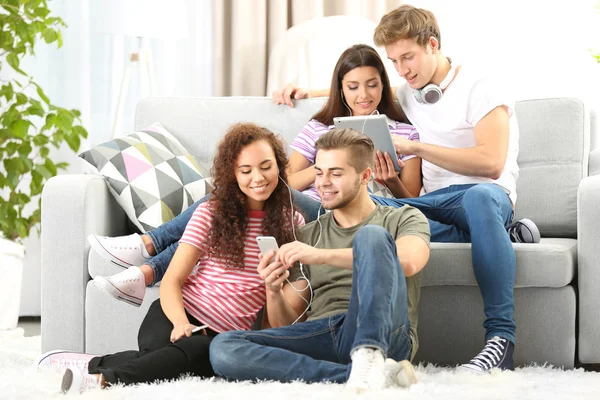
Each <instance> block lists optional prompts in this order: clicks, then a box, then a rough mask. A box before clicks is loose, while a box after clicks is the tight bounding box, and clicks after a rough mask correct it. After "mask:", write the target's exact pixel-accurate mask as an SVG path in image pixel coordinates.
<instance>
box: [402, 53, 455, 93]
mask: <svg viewBox="0 0 600 400" xmlns="http://www.w3.org/2000/svg"><path fill="white" fill-rule="evenodd" d="M455 73H456V67H455V66H453V65H452V61H450V71H449V72H448V75H446V77H445V78H444V80H443V81H442V83H440V85H439V86H438V85H436V84H435V83H429V84H427V85H425V87H423V88H421V89H414V90H413V95H414V96H415V100H416V101H417V103H420V104H435V103H437V102H438V101H440V100H441V99H442V96H443V95H444V92H443V90H444V89H446V88H447V87H448V85H449V84H450V82H452V79H454V74H455Z"/></svg>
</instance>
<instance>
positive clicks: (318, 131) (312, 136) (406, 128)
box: [290, 118, 419, 202]
mask: <svg viewBox="0 0 600 400" xmlns="http://www.w3.org/2000/svg"><path fill="white" fill-rule="evenodd" d="M388 125H389V127H390V132H391V134H392V135H397V136H400V137H403V138H406V139H408V140H419V133H418V132H417V130H416V129H415V127H414V126H412V125H409V124H405V123H404V122H398V121H394V120H391V119H389V118H388ZM333 128H335V126H334V125H329V126H328V125H325V124H322V123H320V122H319V121H317V120H316V119H311V120H310V121H308V123H307V124H306V125H304V128H302V131H301V132H300V133H299V134H298V136H296V138H295V139H294V141H293V142H292V144H291V146H290V147H291V148H292V149H293V150H296V151H297V152H298V153H300V154H302V155H303V156H304V157H306V159H307V160H308V161H310V163H311V164H314V163H315V157H316V156H317V151H316V150H315V143H316V142H317V140H318V139H319V138H320V137H321V136H323V135H324V134H326V133H327V132H329V131H330V130H332V129H333ZM413 157H415V156H414V155H413V154H409V155H403V156H401V157H400V159H401V160H402V161H407V160H410V159H411V158H413ZM302 193H304V194H306V195H308V196H310V197H311V198H312V199H314V200H316V201H318V202H321V197H319V193H318V192H317V189H316V188H315V185H314V183H313V184H311V185H310V186H309V187H307V188H306V189H304V190H303V191H302Z"/></svg>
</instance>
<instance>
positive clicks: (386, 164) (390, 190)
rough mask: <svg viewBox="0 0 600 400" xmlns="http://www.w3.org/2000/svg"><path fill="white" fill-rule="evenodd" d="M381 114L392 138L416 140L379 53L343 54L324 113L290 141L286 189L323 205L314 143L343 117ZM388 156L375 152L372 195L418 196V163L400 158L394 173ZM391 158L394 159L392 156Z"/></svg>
mask: <svg viewBox="0 0 600 400" xmlns="http://www.w3.org/2000/svg"><path fill="white" fill-rule="evenodd" d="M375 112H378V113H379V114H385V115H386V117H387V119H388V125H389V128H390V132H391V134H392V135H396V136H400V137H403V138H406V139H409V140H419V134H418V133H417V131H416V129H415V128H414V127H413V126H412V125H409V124H408V123H407V120H406V117H405V116H404V113H403V112H402V110H400V108H398V106H397V105H396V103H394V97H393V94H392V88H391V86H390V81H389V78H388V76H387V72H386V70H385V66H384V65H383V61H382V60H381V57H379V54H378V53H377V51H375V49H374V48H372V47H371V46H368V45H366V44H357V45H354V46H352V47H349V48H348V49H346V50H345V51H344V52H343V53H342V55H341V56H340V58H339V59H338V61H337V64H336V65H335V69H334V71H333V75H332V77H331V87H330V91H329V98H328V100H327V103H325V105H324V106H323V108H322V109H321V110H320V111H319V112H318V113H317V114H315V115H314V116H313V118H312V119H311V120H310V121H309V122H308V123H307V124H306V125H305V126H304V128H303V129H302V131H301V132H300V134H299V135H298V136H297V137H296V139H294V141H293V142H292V145H291V147H292V149H293V150H294V151H293V152H292V154H291V156H290V185H291V186H292V187H293V188H294V189H296V190H300V191H302V192H303V193H304V194H306V195H308V196H310V197H311V198H313V199H314V200H316V201H321V199H320V198H319V195H318V193H317V190H316V189H315V187H314V181H315V176H316V173H315V170H314V167H313V164H314V161H315V156H316V150H315V142H316V141H317V139H318V138H319V137H321V136H322V135H323V134H325V133H327V132H329V131H330V130H331V129H332V128H333V127H334V126H333V119H334V118H335V117H342V116H357V115H371V114H373V113H375ZM390 156H391V155H390V154H387V153H386V154H381V153H380V152H377V154H376V159H375V179H376V180H375V181H374V180H371V182H370V183H369V188H370V189H371V192H373V193H376V194H379V195H384V196H386V197H396V198H401V197H418V196H419V192H420V190H421V159H420V158H418V157H415V156H414V155H411V154H405V155H402V156H400V158H399V164H400V166H401V167H402V170H401V172H400V174H398V173H396V172H395V171H394V168H393V167H392V159H391V157H390ZM394 156H395V154H394Z"/></svg>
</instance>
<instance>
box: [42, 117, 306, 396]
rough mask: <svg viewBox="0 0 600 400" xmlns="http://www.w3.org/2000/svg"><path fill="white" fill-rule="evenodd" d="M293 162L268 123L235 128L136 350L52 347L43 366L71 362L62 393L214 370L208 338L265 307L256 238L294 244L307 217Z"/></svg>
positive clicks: (249, 320)
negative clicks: (294, 196)
mask: <svg viewBox="0 0 600 400" xmlns="http://www.w3.org/2000/svg"><path fill="white" fill-rule="evenodd" d="M287 162H288V160H287V157H286V152H285V149H284V147H283V144H282V143H281V141H280V140H279V139H278V138H277V137H276V136H275V135H274V134H273V133H271V132H270V131H269V130H267V129H265V128H261V127H259V126H257V125H255V124H249V123H245V124H237V125H234V126H233V127H232V128H231V129H230V130H229V131H228V132H227V134H226V135H225V137H224V138H223V140H222V141H221V143H220V144H219V146H218V149H217V153H216V155H215V158H214V164H213V169H212V176H213V177H214V181H213V185H214V188H213V191H212V197H211V198H210V199H209V200H208V201H207V202H205V203H203V204H200V205H199V206H198V207H197V208H196V209H195V211H194V213H193V215H192V217H191V219H190V220H189V222H188V224H187V227H186V229H185V232H184V234H183V236H182V238H181V241H180V245H179V247H178V248H177V251H176V252H175V255H174V257H173V260H172V261H171V263H170V265H169V268H168V270H167V272H166V274H165V276H164V278H163V280H162V283H161V286H160V299H159V300H156V301H155V302H154V303H153V304H152V305H151V306H150V309H149V310H148V313H147V314H146V317H145V318H144V321H143V322H142V324H141V326H140V330H139V334H138V344H139V350H138V351H124V352H119V353H116V354H111V355H106V356H93V355H86V354H78V353H67V352H62V351H53V352H49V353H46V354H44V355H43V356H42V357H41V358H40V360H39V365H42V366H43V365H59V366H65V367H69V368H68V369H67V370H66V372H65V375H64V377H63V383H62V389H63V391H64V392H81V391H83V390H86V389H88V388H91V387H97V386H100V387H106V386H110V385H113V384H118V383H121V384H135V383H142V382H152V381H155V380H164V379H173V378H177V377H179V376H180V375H181V374H191V375H196V376H201V377H210V376H213V371H212V368H211V365H210V361H209V353H208V347H209V344H210V342H211V340H212V338H213V337H215V336H216V335H217V334H218V333H220V332H225V331H230V330H248V329H251V327H252V325H253V324H254V322H255V320H256V318H257V314H258V312H259V311H260V309H261V308H262V307H263V306H265V305H267V307H268V299H267V296H266V293H265V280H267V279H271V278H273V277H271V276H269V277H267V276H266V277H265V280H263V279H262V278H261V273H263V274H264V271H262V270H261V271H258V270H257V268H258V262H259V258H258V254H259V249H258V246H257V243H256V238H257V236H265V235H268V236H274V237H275V238H276V239H277V241H278V243H279V244H283V243H288V242H291V241H293V240H294V229H295V227H298V226H301V225H303V224H304V219H303V218H302V216H301V215H300V214H299V213H295V212H294V211H293V207H292V204H290V194H289V191H288V190H289V189H288V188H287V187H286V184H285V180H286V178H287V176H286V170H285V168H286V165H287ZM280 180H281V182H280ZM286 277H287V274H281V276H280V277H277V278H276V279H279V280H285V278H286ZM274 307H275V306H274ZM265 314H266V313H265Z"/></svg>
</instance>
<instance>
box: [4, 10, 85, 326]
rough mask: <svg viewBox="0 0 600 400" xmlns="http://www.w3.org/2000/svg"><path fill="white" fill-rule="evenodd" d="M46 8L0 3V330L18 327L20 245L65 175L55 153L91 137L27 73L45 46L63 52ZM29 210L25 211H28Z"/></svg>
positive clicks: (57, 21) (76, 116)
mask: <svg viewBox="0 0 600 400" xmlns="http://www.w3.org/2000/svg"><path fill="white" fill-rule="evenodd" d="M62 27H66V25H65V23H64V22H63V21H62V20H61V19H60V18H58V17H55V16H52V15H51V13H50V10H49V9H48V4H47V2H46V0H0V157H1V160H2V161H1V164H0V276H2V280H0V291H1V292H2V296H0V330H6V329H14V328H16V327H17V322H18V317H19V308H20V299H21V283H22V277H23V260H24V251H25V248H24V247H23V246H22V245H21V244H20V243H22V241H23V239H25V238H26V237H27V236H29V233H30V231H31V229H32V228H38V233H39V226H40V225H39V224H40V221H41V208H40V207H41V196H40V194H41V193H42V189H43V187H44V184H45V182H46V181H47V180H48V179H50V178H52V177H53V176H55V175H56V174H57V171H58V170H60V169H65V168H66V167H67V163H64V162H54V161H53V160H52V158H51V155H50V152H51V148H52V147H54V148H57V149H58V148H60V147H61V146H62V145H63V144H64V143H66V144H67V145H68V146H69V147H70V148H71V149H72V150H73V151H77V150H78V149H79V146H80V141H81V138H86V137H87V131H86V130H85V129H84V128H83V127H82V126H81V124H80V118H79V117H80V113H79V111H77V110H68V109H66V108H62V107H58V106H56V105H54V104H52V103H51V102H50V99H48V97H47V96H46V94H45V93H44V91H43V89H42V88H41V87H40V86H39V85H38V84H37V83H36V82H35V80H34V79H33V77H32V76H30V75H29V74H28V73H27V72H25V71H24V70H23V69H22V67H21V60H22V59H23V57H24V56H26V55H34V54H35V53H34V47H35V45H36V43H39V41H40V40H44V41H45V42H46V43H48V44H51V43H56V44H57V46H58V47H60V46H61V44H62V39H61V34H60V29H61V28H62ZM26 208H27V210H26V211H25V209H26Z"/></svg>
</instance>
